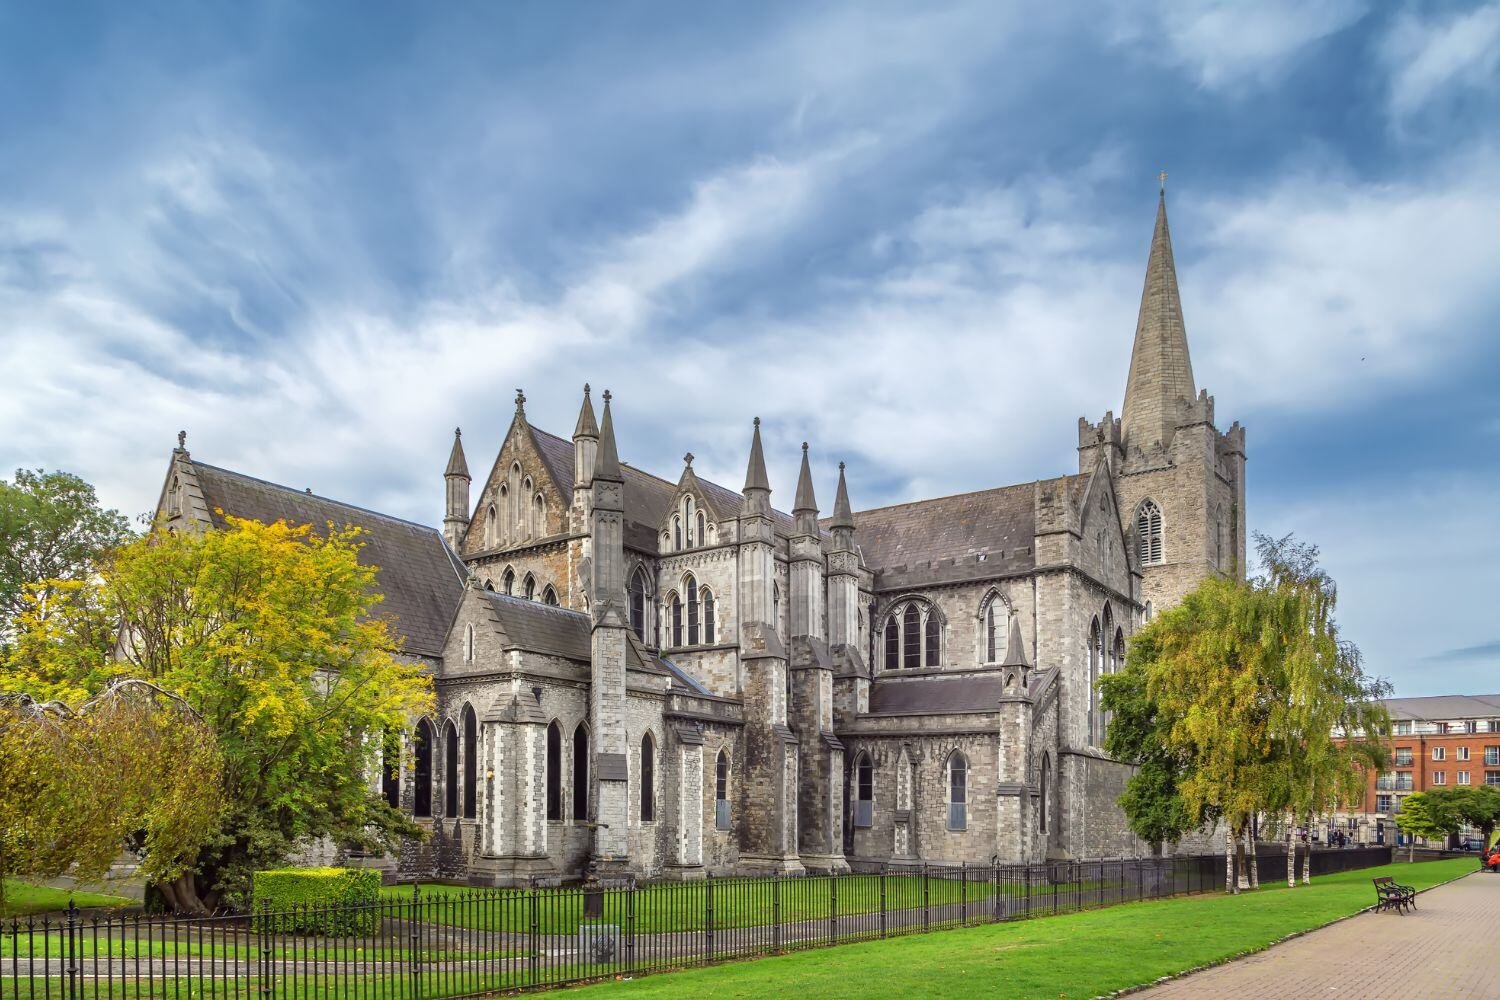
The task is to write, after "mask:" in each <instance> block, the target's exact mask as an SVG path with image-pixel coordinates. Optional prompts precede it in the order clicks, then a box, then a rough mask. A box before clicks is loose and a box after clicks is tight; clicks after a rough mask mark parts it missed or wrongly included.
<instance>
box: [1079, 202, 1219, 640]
mask: <svg viewBox="0 0 1500 1000" xmlns="http://www.w3.org/2000/svg"><path fill="white" fill-rule="evenodd" d="M1100 459H1103V460H1104V461H1105V462H1107V463H1108V464H1109V468H1110V475H1111V477H1112V478H1113V480H1114V484H1115V492H1116V494H1117V496H1118V497H1119V501H1120V516H1121V518H1122V520H1123V522H1124V529H1125V537H1126V538H1127V539H1129V540H1130V544H1131V549H1132V556H1131V558H1132V563H1133V564H1134V565H1137V566H1139V568H1140V570H1141V596H1140V600H1141V602H1142V603H1143V604H1144V605H1146V606H1147V608H1148V610H1150V611H1155V610H1159V609H1161V608H1164V607H1168V606H1170V605H1172V604H1175V603H1177V601H1179V600H1180V599H1181V598H1182V596H1183V595H1184V594H1186V593H1187V592H1188V591H1190V590H1192V589H1193V588H1194V587H1195V586H1197V584H1198V583H1199V581H1201V580H1203V579H1204V578H1205V577H1207V576H1208V575H1209V574H1211V573H1222V574H1226V575H1234V576H1243V575H1244V572H1245V429H1244V428H1243V427H1241V426H1240V425H1239V424H1238V423H1235V424H1234V425H1233V426H1231V427H1230V428H1229V430H1228V431H1226V432H1224V433H1220V432H1219V430H1218V428H1217V427H1216V426H1215V425H1214V400H1213V397H1212V396H1210V395H1209V394H1208V392H1207V391H1206V390H1201V391H1200V390H1199V389H1197V388H1196V386H1195V384H1194V382H1193V363H1192V359H1191V357H1190V356H1189V354H1188V341H1187V329H1186V327H1185V325H1184V324H1183V320H1182V300H1181V297H1180V295H1179V293H1178V288H1177V269H1176V266H1175V264H1174V262H1173V259H1172V235H1171V232H1170V230H1169V229H1168V227H1167V198H1166V192H1165V190H1163V192H1162V194H1161V198H1160V199H1159V200H1158V202H1157V206H1156V228H1155V231H1154V232H1153V233H1152V235H1151V252H1150V255H1149V256H1148V258H1147V261H1146V283H1145V287H1144V288H1143V289H1142V291H1141V308H1140V314H1139V317H1138V318H1137V320H1136V327H1135V346H1134V348H1133V349H1132V350H1131V354H1130V374H1129V376H1128V377H1127V378H1126V381H1125V406H1124V409H1123V411H1122V412H1121V415H1120V417H1119V418H1116V417H1115V416H1114V415H1113V414H1112V413H1106V414H1105V415H1104V419H1103V420H1101V421H1100V422H1099V423H1097V424H1093V423H1090V422H1089V421H1088V420H1086V419H1080V420H1079V421H1078V468H1079V471H1080V472H1091V471H1092V470H1093V469H1094V467H1095V464H1096V463H1097V462H1098V461H1099V460H1100Z"/></svg>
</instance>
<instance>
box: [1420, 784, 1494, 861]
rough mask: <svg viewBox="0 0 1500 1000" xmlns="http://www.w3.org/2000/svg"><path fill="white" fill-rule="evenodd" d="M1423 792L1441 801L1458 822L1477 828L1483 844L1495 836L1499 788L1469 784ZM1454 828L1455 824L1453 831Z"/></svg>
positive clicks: (1485, 844)
mask: <svg viewBox="0 0 1500 1000" xmlns="http://www.w3.org/2000/svg"><path fill="white" fill-rule="evenodd" d="M1425 794H1426V795H1427V797H1428V798H1430V799H1434V800H1436V801H1438V802H1441V803H1442V804H1443V806H1444V807H1445V808H1446V809H1447V810H1448V811H1449V812H1451V813H1452V815H1453V816H1454V817H1455V818H1456V819H1457V821H1458V823H1459V824H1464V823H1466V824H1468V825H1469V826H1472V827H1475V828H1476V829H1478V830H1479V834H1480V839H1481V840H1482V841H1484V846H1486V847H1488V846H1489V843H1490V841H1491V840H1492V839H1494V836H1495V827H1496V825H1497V824H1500V788H1495V787H1493V786H1491V785H1470V786H1467V787H1457V788H1439V789H1434V790H1432V791H1429V792H1426V793H1425ZM1456 829H1457V827H1456V826H1455V832H1456Z"/></svg>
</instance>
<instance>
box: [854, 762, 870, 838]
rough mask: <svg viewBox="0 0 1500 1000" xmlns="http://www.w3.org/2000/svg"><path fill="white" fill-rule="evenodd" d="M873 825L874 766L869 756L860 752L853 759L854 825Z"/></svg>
mask: <svg viewBox="0 0 1500 1000" xmlns="http://www.w3.org/2000/svg"><path fill="white" fill-rule="evenodd" d="M874 823H875V765H874V764H872V763H871V762H870V755H869V754H867V753H865V752H863V751H861V752H860V755H859V756H858V757H856V758H855V759H854V825H855V826H856V827H870V826H873V825H874Z"/></svg>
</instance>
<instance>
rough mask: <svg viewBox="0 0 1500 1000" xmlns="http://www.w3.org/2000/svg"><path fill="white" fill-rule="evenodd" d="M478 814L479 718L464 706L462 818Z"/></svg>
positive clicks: (470, 708)
mask: <svg viewBox="0 0 1500 1000" xmlns="http://www.w3.org/2000/svg"><path fill="white" fill-rule="evenodd" d="M478 815H479V719H478V717H477V716H475V714H474V709H473V707H472V706H470V705H465V706H464V819H474V818H475V817H476V816H478Z"/></svg>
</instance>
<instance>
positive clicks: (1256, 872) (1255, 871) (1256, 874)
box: [1245, 824, 1260, 889]
mask: <svg viewBox="0 0 1500 1000" xmlns="http://www.w3.org/2000/svg"><path fill="white" fill-rule="evenodd" d="M1245 850H1246V851H1248V852H1249V853H1250V888H1252V889H1259V888H1260V854H1259V852H1257V851H1256V850H1255V826H1254V825H1253V824H1252V825H1250V826H1247V827H1245Z"/></svg>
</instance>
